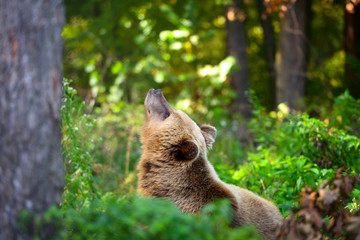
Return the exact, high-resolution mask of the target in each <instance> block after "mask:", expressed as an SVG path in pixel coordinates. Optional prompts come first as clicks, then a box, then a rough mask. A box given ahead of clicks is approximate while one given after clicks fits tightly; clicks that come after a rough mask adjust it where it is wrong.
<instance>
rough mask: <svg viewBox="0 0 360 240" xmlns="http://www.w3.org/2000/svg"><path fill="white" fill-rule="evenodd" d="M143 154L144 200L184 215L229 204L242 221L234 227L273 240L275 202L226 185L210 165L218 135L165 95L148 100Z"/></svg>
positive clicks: (278, 219) (151, 94)
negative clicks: (218, 202) (247, 227)
mask: <svg viewBox="0 0 360 240" xmlns="http://www.w3.org/2000/svg"><path fill="white" fill-rule="evenodd" d="M145 108H146V122H145V124H144V126H143V130H142V138H141V142H142V144H143V149H144V150H143V154H142V157H141V160H140V163H139V165H138V170H139V186H138V188H139V190H140V193H141V194H142V195H143V196H149V197H162V198H167V199H170V200H171V201H173V202H174V203H175V204H176V205H177V206H178V207H179V208H180V209H181V210H182V211H184V212H187V213H196V212H198V211H199V210H200V209H201V208H202V207H203V206H204V205H206V204H207V203H209V202H211V201H213V199H214V198H228V199H230V200H231V203H232V204H231V205H232V208H233V209H234V211H235V213H236V215H235V217H234V219H233V223H232V225H233V226H241V225H243V224H248V223H252V224H254V225H255V226H256V227H257V228H258V229H259V231H260V233H261V235H262V236H263V237H264V238H266V239H273V238H274V237H275V232H276V229H277V227H278V226H279V224H280V223H281V222H282V220H283V219H282V216H281V214H280V212H279V210H278V209H277V208H276V207H275V206H274V205H273V204H272V203H270V202H269V201H267V200H265V199H263V198H261V197H259V196H257V195H256V194H254V193H252V192H250V191H248V190H246V189H242V188H239V187H237V186H234V185H230V184H226V183H224V182H222V181H221V180H220V179H219V177H218V176H217V175H216V172H215V170H214V168H213V166H212V165H211V164H210V163H209V161H208V160H207V148H211V146H212V144H213V142H214V139H215V136H216V129H215V128H214V127H212V126H209V125H203V126H201V127H198V126H197V125H196V123H195V122H194V121H192V120H191V119H190V118H189V117H188V116H187V115H186V114H185V113H183V112H182V111H180V110H175V109H172V108H171V107H170V106H169V104H168V103H167V102H166V100H165V98H164V97H163V95H162V92H161V91H160V90H150V91H149V93H148V96H147V98H146V100H145Z"/></svg>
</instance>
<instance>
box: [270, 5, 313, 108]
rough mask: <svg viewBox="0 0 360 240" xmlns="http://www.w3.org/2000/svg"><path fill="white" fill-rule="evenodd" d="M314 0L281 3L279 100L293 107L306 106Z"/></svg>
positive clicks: (278, 101) (278, 102)
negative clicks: (310, 28)
mask: <svg viewBox="0 0 360 240" xmlns="http://www.w3.org/2000/svg"><path fill="white" fill-rule="evenodd" d="M310 7H311V0H302V1H296V2H295V3H294V2H289V3H287V4H283V5H281V10H282V14H283V15H282V19H281V31H280V55H281V57H280V63H279V73H278V79H277V104H280V103H283V102H284V103H286V104H287V105H288V106H289V108H290V109H291V110H304V107H305V106H304V103H303V102H301V100H302V99H303V98H304V97H305V84H306V78H307V66H308V51H309V42H308V41H309V40H308V32H309V26H310Z"/></svg>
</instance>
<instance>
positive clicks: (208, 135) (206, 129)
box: [200, 125, 216, 149]
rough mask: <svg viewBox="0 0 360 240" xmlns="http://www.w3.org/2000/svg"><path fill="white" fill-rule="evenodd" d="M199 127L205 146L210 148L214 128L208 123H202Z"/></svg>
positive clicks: (214, 131) (214, 132)
mask: <svg viewBox="0 0 360 240" xmlns="http://www.w3.org/2000/svg"><path fill="white" fill-rule="evenodd" d="M200 129H201V133H202V135H203V136H204V138H205V143H206V147H207V148H209V149H210V148H211V147H212V145H213V143H214V142H215V137H216V128H215V127H213V126H210V125H202V126H201V127H200Z"/></svg>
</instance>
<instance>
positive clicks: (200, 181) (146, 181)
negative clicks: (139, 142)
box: [139, 155, 234, 213]
mask: <svg viewBox="0 0 360 240" xmlns="http://www.w3.org/2000/svg"><path fill="white" fill-rule="evenodd" d="M157 161H158V162H159V164H157V163H156V162H157ZM141 162H142V164H141V167H140V173H139V188H140V190H141V192H142V193H143V194H144V195H145V196H153V197H162V198H167V199H170V200H171V201H173V202H174V203H175V204H176V205H177V206H178V207H179V208H180V209H181V210H182V211H184V212H189V213H195V212H197V211H199V210H200V209H201V208H202V207H203V206H204V205H206V204H207V203H209V202H211V201H213V200H214V198H229V199H233V198H234V196H233V195H232V193H231V192H230V190H229V189H228V188H227V187H226V186H225V184H224V183H223V182H222V181H221V180H220V179H219V178H218V176H217V175H216V172H215V170H214V168H213V166H212V165H211V164H210V163H209V162H208V160H207V158H206V156H202V155H200V157H199V158H198V159H197V160H195V161H194V162H192V163H189V164H187V165H184V164H179V165H171V164H169V165H167V164H164V161H161V159H158V160H156V159H152V161H151V162H150V161H147V160H146V159H142V161H141Z"/></svg>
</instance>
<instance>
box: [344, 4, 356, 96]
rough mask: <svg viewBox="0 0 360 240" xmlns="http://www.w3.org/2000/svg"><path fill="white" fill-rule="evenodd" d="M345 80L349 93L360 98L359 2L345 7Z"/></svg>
mask: <svg viewBox="0 0 360 240" xmlns="http://www.w3.org/2000/svg"><path fill="white" fill-rule="evenodd" d="M344 34H345V44H344V48H345V53H346V64H345V78H346V83H347V85H348V88H349V90H350V93H351V95H352V96H354V97H355V98H360V44H359V43H360V1H359V0H353V1H347V3H346V6H345V29H344Z"/></svg>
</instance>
